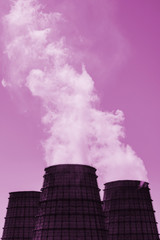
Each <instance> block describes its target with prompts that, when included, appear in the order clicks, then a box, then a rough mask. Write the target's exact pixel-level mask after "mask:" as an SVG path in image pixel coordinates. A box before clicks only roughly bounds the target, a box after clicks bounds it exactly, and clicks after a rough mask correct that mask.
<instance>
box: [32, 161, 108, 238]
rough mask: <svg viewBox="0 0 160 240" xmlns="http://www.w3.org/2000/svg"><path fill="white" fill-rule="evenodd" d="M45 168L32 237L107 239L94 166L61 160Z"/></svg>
mask: <svg viewBox="0 0 160 240" xmlns="http://www.w3.org/2000/svg"><path fill="white" fill-rule="evenodd" d="M45 171H46V173H45V175H44V184H43V188H42V193H41V197H40V209H39V212H38V215H37V221H36V226H35V234H34V238H33V239H34V240H104V239H106V238H105V236H104V234H105V229H104V217H103V215H102V206H101V201H100V196H99V189H98V186H97V176H96V174H95V171H96V170H95V168H93V167H90V166H85V165H78V164H77V165H75V164H62V165H56V166H51V167H48V168H46V169H45Z"/></svg>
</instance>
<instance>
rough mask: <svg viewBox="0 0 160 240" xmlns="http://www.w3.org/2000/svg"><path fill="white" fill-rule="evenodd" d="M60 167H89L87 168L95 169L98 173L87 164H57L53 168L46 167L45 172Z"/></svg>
mask: <svg viewBox="0 0 160 240" xmlns="http://www.w3.org/2000/svg"><path fill="white" fill-rule="evenodd" d="M59 166H70V167H72V166H73V167H75V166H77V167H78V166H80V167H82V168H83V167H87V168H91V169H94V170H95V171H96V168H94V167H92V166H90V165H86V164H74V163H73V164H72V163H66V164H56V165H52V166H49V167H46V168H45V169H44V170H45V171H46V170H49V169H52V168H57V167H59Z"/></svg>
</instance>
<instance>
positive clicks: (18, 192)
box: [9, 191, 41, 194]
mask: <svg viewBox="0 0 160 240" xmlns="http://www.w3.org/2000/svg"><path fill="white" fill-rule="evenodd" d="M21 193H39V194H40V193H41V192H40V191H15V192H9V194H21Z"/></svg>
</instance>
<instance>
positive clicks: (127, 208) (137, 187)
mask: <svg viewBox="0 0 160 240" xmlns="http://www.w3.org/2000/svg"><path fill="white" fill-rule="evenodd" d="M103 211H104V214H105V228H106V232H107V240H159V235H158V230H157V225H156V221H155V216H154V210H153V206H152V200H151V197H150V192H149V187H148V183H146V182H143V183H141V182H140V181H132V180H131V181H129V180H124V181H115V182H109V183H106V184H105V190H104V199H103Z"/></svg>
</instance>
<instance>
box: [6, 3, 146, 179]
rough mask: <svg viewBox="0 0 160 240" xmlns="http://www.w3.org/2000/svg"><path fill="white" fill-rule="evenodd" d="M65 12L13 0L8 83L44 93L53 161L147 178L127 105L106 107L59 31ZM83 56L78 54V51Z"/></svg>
mask: <svg viewBox="0 0 160 240" xmlns="http://www.w3.org/2000/svg"><path fill="white" fill-rule="evenodd" d="M64 21H65V20H64V19H63V16H62V15H61V14H60V13H58V12H55V13H44V12H43V7H42V6H41V5H40V4H39V3H38V2H37V1H36V0H27V1H26V0H17V1H13V3H12V6H11V10H10V12H9V14H8V15H6V16H5V17H4V28H5V34H4V35H5V36H4V38H5V44H6V47H5V54H6V57H7V58H8V60H7V65H8V75H7V76H6V79H5V80H4V79H3V82H2V84H3V86H5V87H8V88H10V89H14V90H16V91H17V92H19V91H21V90H22V89H23V88H28V89H29V90H30V92H31V93H32V95H33V96H36V97H38V98H40V99H41V101H42V104H43V108H44V112H45V113H44V115H43V117H42V122H43V124H44V126H46V127H47V131H48V138H47V139H45V140H44V143H43V147H44V150H45V159H46V162H47V164H48V165H53V164H61V163H77V164H87V165H92V166H94V167H96V168H97V169H98V171H99V175H100V176H101V177H102V178H105V179H103V183H104V182H106V181H109V180H117V179H140V180H144V181H146V180H147V176H146V170H145V167H144V165H143V162H142V160H141V159H140V158H139V157H137V156H136V154H135V152H134V151H133V150H132V148H131V147H130V146H129V145H126V144H124V143H123V141H122V139H123V138H124V137H125V136H124V129H123V126H122V122H123V120H124V116H123V113H122V111H120V110H117V111H116V112H102V111H100V110H98V109H97V108H96V107H95V106H96V102H97V101H99V99H98V96H97V94H96V91H95V89H94V81H93V80H92V78H91V77H90V75H89V74H88V73H87V71H86V69H85V66H83V64H82V69H81V72H79V71H77V70H76V68H75V67H73V64H72V63H73V62H74V58H75V59H76V53H74V54H73V51H72V48H71V47H67V44H66V38H65V36H63V33H62V32H60V26H61V25H63V22H64ZM77 58H78V56H77Z"/></svg>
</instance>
